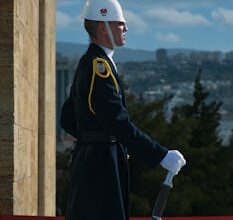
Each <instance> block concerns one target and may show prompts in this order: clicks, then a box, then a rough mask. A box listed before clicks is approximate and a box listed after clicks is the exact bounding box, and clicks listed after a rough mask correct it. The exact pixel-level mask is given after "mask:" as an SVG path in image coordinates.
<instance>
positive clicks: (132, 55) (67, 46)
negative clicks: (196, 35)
mask: <svg viewBox="0 0 233 220" xmlns="http://www.w3.org/2000/svg"><path fill="white" fill-rule="evenodd" d="M87 46H88V45H85V44H77V43H66V42H57V52H58V53H61V54H62V55H64V56H68V57H70V56H77V57H80V56H82V55H83V54H84V53H85V51H86V50H87ZM192 51H195V50H192V49H167V52H168V55H169V56H171V55H174V54H176V53H179V52H182V53H186V54H187V53H190V52H192ZM114 59H115V60H116V62H127V61H148V60H154V59H155V51H149V50H134V49H129V48H126V47H121V48H118V49H117V50H116V52H115V54H114Z"/></svg>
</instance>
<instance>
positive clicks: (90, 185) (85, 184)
mask: <svg viewBox="0 0 233 220" xmlns="http://www.w3.org/2000/svg"><path fill="white" fill-rule="evenodd" d="M142 74H143V73H142ZM65 106H67V107H65ZM61 124H62V126H63V127H64V128H66V130H68V132H69V133H71V134H72V135H73V136H75V137H76V138H77V139H78V144H77V146H76V148H75V151H74V154H73V160H72V165H71V181H70V187H69V191H70V193H69V199H68V206H67V220H91V219H95V220H110V219H111V220H128V219H129V178H128V160H127V149H130V152H132V154H133V155H132V156H133V157H134V158H136V159H137V158H138V159H141V160H144V161H145V162H146V163H148V164H149V165H153V166H156V165H158V164H159V163H160V162H161V160H162V159H163V158H164V156H165V155H166V153H167V149H166V148H164V147H162V146H161V145H160V144H159V143H158V142H157V141H155V140H153V139H151V138H150V137H149V136H148V135H147V134H145V133H144V132H143V131H141V130H140V129H139V128H137V127H136V126H135V125H134V124H133V123H132V122H131V120H130V117H129V114H128V111H127V107H126V104H125V96H124V91H123V88H122V85H121V81H120V79H119V76H118V74H117V72H116V69H115V67H114V65H113V64H112V62H111V60H110V59H109V58H108V56H107V55H106V54H105V52H104V50H103V49H102V48H100V47H99V46H98V45H96V44H90V46H89V48H88V50H87V52H86V54H85V55H84V56H83V57H82V58H81V59H80V62H79V65H78V68H77V71H76V75H75V78H74V82H73V85H72V88H71V92H70V97H69V99H68V100H67V101H66V103H65V104H64V106H63V110H62V118H61ZM86 131H98V132H99V131H100V132H102V133H104V134H106V135H109V136H113V137H114V138H115V139H116V140H117V142H86V141H85V142H82V134H83V133H84V132H86ZM79 140H80V141H79Z"/></svg>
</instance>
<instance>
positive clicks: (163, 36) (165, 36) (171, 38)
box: [156, 33, 181, 43]
mask: <svg viewBox="0 0 233 220" xmlns="http://www.w3.org/2000/svg"><path fill="white" fill-rule="evenodd" d="M156 39H157V40H159V41H160V42H166V43H179V42H180V40H181V39H180V37H179V36H178V35H176V34H174V33H157V35H156Z"/></svg>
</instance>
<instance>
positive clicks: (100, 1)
mask: <svg viewBox="0 0 233 220" xmlns="http://www.w3.org/2000/svg"><path fill="white" fill-rule="evenodd" d="M82 17H83V18H84V19H87V20H93V21H120V22H126V21H125V17H124V14H123V11H122V8H121V5H120V3H119V2H118V1H117V0H86V3H85V5H84V8H83V13H82Z"/></svg>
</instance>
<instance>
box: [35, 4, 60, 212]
mask: <svg viewBox="0 0 233 220" xmlns="http://www.w3.org/2000/svg"><path fill="white" fill-rule="evenodd" d="M39 2H40V66H39V71H40V75H39V85H40V86H39V88H40V90H39V215H46V216H51V215H52V216H53V215H55V214H56V213H55V209H56V208H55V205H56V176H55V170H56V169H55V167H56V148H55V146H56V143H55V141H56V137H55V136H56V124H55V115H56V106H55V96H56V94H55V92H56V89H55V83H56V75H55V0H49V1H48V0H40V1H39Z"/></svg>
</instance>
